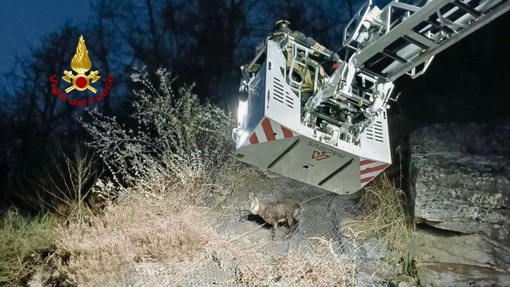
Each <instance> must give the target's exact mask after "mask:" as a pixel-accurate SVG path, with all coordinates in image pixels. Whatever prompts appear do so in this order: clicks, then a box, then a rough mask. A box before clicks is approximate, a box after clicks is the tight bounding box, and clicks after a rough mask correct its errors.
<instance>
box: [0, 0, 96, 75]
mask: <svg viewBox="0 0 510 287" xmlns="http://www.w3.org/2000/svg"><path fill="white" fill-rule="evenodd" d="M91 14H92V11H91V8H90V2H89V1H87V0H81V1H64V0H45V1H31V0H7V1H5V0H4V1H0V73H5V72H7V71H9V69H10V68H12V66H13V64H14V59H15V57H16V55H18V56H30V49H29V48H30V47H36V46H38V45H39V44H40V39H41V38H42V37H44V36H46V35H48V34H49V33H51V32H53V31H56V30H58V28H59V27H60V26H62V25H63V24H65V23H66V22H68V23H70V24H82V23H86V22H87V21H88V17H90V15H91Z"/></svg>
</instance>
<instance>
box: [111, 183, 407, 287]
mask: <svg viewBox="0 0 510 287" xmlns="http://www.w3.org/2000/svg"><path fill="white" fill-rule="evenodd" d="M249 192H253V193H254V195H255V196H256V197H258V198H259V200H260V201H261V202H269V201H276V200H278V199H281V198H283V197H292V198H295V199H296V200H298V201H299V202H301V203H302V204H301V212H300V214H299V215H298V217H297V219H298V221H299V223H298V225H297V227H296V228H295V230H294V231H293V232H292V235H291V236H290V238H288V239H285V235H286V233H287V230H288V229H287V227H284V226H282V227H278V229H277V231H276V236H275V238H274V240H272V238H271V230H270V228H269V227H268V226H264V225H262V224H261V221H260V219H259V221H257V218H256V217H255V216H249V214H248V211H247V210H248V209H249V206H250V201H249V199H248V193H249ZM208 204H209V206H210V208H211V210H212V212H211V214H210V222H211V224H212V225H213V226H214V227H215V229H216V230H217V232H218V234H219V235H220V237H221V238H222V241H221V243H219V244H217V245H214V244H213V245H212V246H209V247H208V248H207V249H206V250H205V253H204V254H205V256H202V257H200V258H198V259H197V260H195V261H193V262H188V263H185V264H183V265H182V268H180V269H179V270H177V269H176V268H168V267H167V266H165V265H164V264H161V263H143V265H142V264H141V265H140V266H138V267H137V268H136V269H135V270H134V271H133V272H130V275H129V276H127V277H126V279H125V280H123V282H121V283H120V284H119V286H156V285H157V286H183V287H187V286H388V284H389V283H388V282H387V281H386V280H384V279H382V278H385V276H384V274H383V273H381V270H385V271H388V270H395V271H396V270H397V269H398V268H399V267H398V266H383V265H384V262H385V260H384V257H385V255H386V250H385V247H384V245H383V243H381V242H379V241H377V240H375V239H363V240H361V239H358V238H357V236H356V234H355V233H354V232H353V231H352V230H351V229H350V228H349V225H348V224H346V222H352V221H353V220H355V218H356V216H358V215H359V214H360V213H361V207H360V204H359V195H352V196H342V195H337V194H334V193H330V192H326V191H323V190H320V189H317V188H313V187H310V186H308V185H304V184H301V183H299V182H296V181H293V180H290V179H285V178H280V177H276V178H273V179H270V180H268V181H266V182H264V183H263V184H260V185H255V186H253V185H246V186H245V187H241V188H239V189H238V190H236V192H232V193H230V194H226V195H222V196H216V195H214V196H212V197H209V202H208Z"/></svg>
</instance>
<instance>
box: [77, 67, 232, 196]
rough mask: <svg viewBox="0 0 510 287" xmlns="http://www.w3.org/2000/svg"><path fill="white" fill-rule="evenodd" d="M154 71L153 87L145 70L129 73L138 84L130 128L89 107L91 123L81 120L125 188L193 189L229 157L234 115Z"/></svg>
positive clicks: (211, 176)
mask: <svg viewBox="0 0 510 287" xmlns="http://www.w3.org/2000/svg"><path fill="white" fill-rule="evenodd" d="M156 76H157V78H158V85H157V86H155V85H154V84H153V83H152V82H151V81H150V80H149V75H148V74H147V73H141V72H137V73H135V74H133V75H132V80H133V82H134V83H135V84H138V85H139V86H140V87H141V88H140V89H137V90H135V92H134V95H135V99H134V102H133V104H132V106H133V110H134V111H133V114H132V116H131V118H130V120H131V121H132V123H131V125H132V126H133V127H131V128H128V127H127V126H126V125H125V124H122V123H121V122H120V121H119V120H118V119H117V118H116V117H108V116H105V115H103V114H101V113H99V112H98V111H97V110H92V111H91V113H90V114H91V116H92V119H93V120H92V122H91V123H84V126H85V128H86V129H87V130H88V132H89V133H90V134H91V135H92V137H93V141H92V142H91V143H90V145H91V146H92V147H94V148H96V149H97V151H98V153H99V155H100V156H101V157H102V158H103V160H104V162H105V164H106V166H107V168H108V169H109V171H110V172H111V174H112V177H113V180H114V181H115V182H116V183H117V184H118V185H119V186H121V187H122V189H123V190H124V191H126V190H127V189H126V188H128V187H132V186H138V187H141V190H144V191H147V190H153V191H154V192H161V191H163V192H166V191H168V190H176V189H175V188H170V187H175V184H178V185H180V186H181V187H189V186H191V188H185V189H186V190H187V191H189V190H196V187H197V186H204V184H206V183H211V182H212V181H214V180H215V179H216V175H217V173H218V171H220V170H221V168H222V167H223V166H224V164H225V162H227V161H228V160H230V159H231V158H232V156H231V154H232V150H233V148H234V143H233V141H232V139H231V137H230V134H231V129H232V128H233V127H234V119H233V117H232V116H231V114H229V113H226V112H225V111H223V110H222V109H220V108H219V107H217V106H215V105H213V104H211V103H208V102H206V103H200V101H199V99H198V97H197V96H196V95H195V94H194V93H193V89H192V88H193V87H192V86H185V87H180V88H178V89H177V88H176V87H175V85H174V78H172V76H171V75H170V73H168V72H167V71H166V70H164V69H160V70H158V71H157V73H156ZM155 179H156V181H157V182H158V183H159V184H158V185H156V186H154V184H153V183H154V182H155ZM181 189H182V188H181Z"/></svg>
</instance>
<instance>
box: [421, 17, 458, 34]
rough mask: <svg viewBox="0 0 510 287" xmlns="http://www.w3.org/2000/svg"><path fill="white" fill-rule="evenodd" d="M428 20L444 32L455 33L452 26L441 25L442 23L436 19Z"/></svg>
mask: <svg viewBox="0 0 510 287" xmlns="http://www.w3.org/2000/svg"><path fill="white" fill-rule="evenodd" d="M426 22H427V23H429V24H430V25H432V26H434V27H435V28H437V29H440V30H442V31H443V32H445V33H447V34H448V35H451V34H454V33H455V31H454V30H452V29H451V28H448V27H446V26H444V25H441V24H439V23H437V21H436V20H430V19H429V20H426Z"/></svg>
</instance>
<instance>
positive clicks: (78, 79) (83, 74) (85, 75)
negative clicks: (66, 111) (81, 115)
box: [50, 35, 113, 107]
mask: <svg viewBox="0 0 510 287" xmlns="http://www.w3.org/2000/svg"><path fill="white" fill-rule="evenodd" d="M91 68H92V62H91V61H90V58H89V51H87V47H86V46H85V39H84V38H83V36H82V35H80V39H79V40H78V46H76V53H75V54H74V56H73V59H72V60H71V69H72V71H64V76H63V77H62V79H63V80H64V81H66V82H68V83H69V84H71V86H68V87H67V88H66V89H65V93H64V92H62V91H61V90H60V89H59V81H58V77H57V74H53V75H51V76H50V83H51V93H52V94H53V95H55V96H56V97H57V98H58V99H60V100H61V101H62V102H67V103H69V104H70V105H71V106H77V107H85V106H87V105H91V104H93V103H97V102H100V101H101V100H103V99H104V98H105V97H106V96H108V94H109V93H110V89H111V88H112V83H113V75H112V74H108V76H107V77H106V83H105V86H104V89H103V90H102V91H101V93H99V94H97V95H90V94H89V95H87V93H81V92H84V91H86V90H89V91H91V92H92V93H94V94H96V93H97V89H96V88H94V87H93V86H92V85H91V84H93V83H95V82H97V81H98V80H99V79H100V78H101V77H100V76H99V71H97V70H96V71H90V69H91ZM73 71H74V72H73ZM89 71H90V72H89ZM75 90H76V91H78V92H80V93H81V95H80V96H78V97H69V96H68V95H67V93H69V92H71V91H75Z"/></svg>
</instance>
